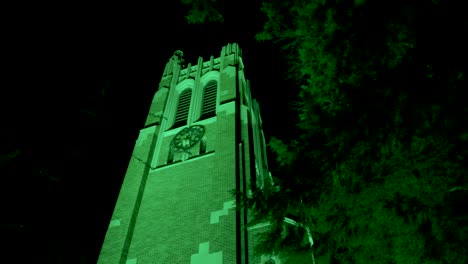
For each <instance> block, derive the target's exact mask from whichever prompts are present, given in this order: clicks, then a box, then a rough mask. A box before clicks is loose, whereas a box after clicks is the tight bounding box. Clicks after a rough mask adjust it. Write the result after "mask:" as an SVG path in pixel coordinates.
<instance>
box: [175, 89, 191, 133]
mask: <svg viewBox="0 0 468 264" xmlns="http://www.w3.org/2000/svg"><path fill="white" fill-rule="evenodd" d="M191 97H192V90H191V89H186V90H184V91H183V92H182V93H180V95H179V103H178V105H177V112H176V116H175V122H174V127H178V126H182V125H185V124H187V116H188V112H189V108H190V99H191Z"/></svg>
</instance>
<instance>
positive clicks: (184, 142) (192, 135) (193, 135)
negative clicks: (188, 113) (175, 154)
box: [171, 125, 205, 151]
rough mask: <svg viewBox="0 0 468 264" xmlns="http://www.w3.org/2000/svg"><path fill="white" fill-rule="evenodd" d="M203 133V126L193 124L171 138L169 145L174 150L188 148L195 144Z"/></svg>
mask: <svg viewBox="0 0 468 264" xmlns="http://www.w3.org/2000/svg"><path fill="white" fill-rule="evenodd" d="M204 134H205V127H203V126H200V125H195V126H191V127H186V128H184V129H182V130H181V131H180V132H179V133H177V135H176V136H175V137H174V138H173V139H172V142H171V146H172V148H173V149H175V150H183V151H185V150H188V149H190V148H191V147H193V146H194V145H195V144H197V143H198V142H199V141H200V140H201V139H202V137H203V135H204Z"/></svg>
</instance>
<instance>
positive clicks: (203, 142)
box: [200, 137, 206, 155]
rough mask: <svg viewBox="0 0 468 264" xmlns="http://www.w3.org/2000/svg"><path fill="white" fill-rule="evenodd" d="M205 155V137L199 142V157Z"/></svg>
mask: <svg viewBox="0 0 468 264" xmlns="http://www.w3.org/2000/svg"><path fill="white" fill-rule="evenodd" d="M204 153H206V137H203V138H202V140H201V141H200V155H201V154H204Z"/></svg>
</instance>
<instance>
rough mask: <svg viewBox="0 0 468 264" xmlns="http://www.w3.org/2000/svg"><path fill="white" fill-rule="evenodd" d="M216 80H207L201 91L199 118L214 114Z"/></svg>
mask: <svg viewBox="0 0 468 264" xmlns="http://www.w3.org/2000/svg"><path fill="white" fill-rule="evenodd" d="M216 91H217V83H216V81H209V82H208V83H207V84H206V86H205V89H204V91H203V104H202V112H201V119H204V118H208V117H212V116H215V115H216Z"/></svg>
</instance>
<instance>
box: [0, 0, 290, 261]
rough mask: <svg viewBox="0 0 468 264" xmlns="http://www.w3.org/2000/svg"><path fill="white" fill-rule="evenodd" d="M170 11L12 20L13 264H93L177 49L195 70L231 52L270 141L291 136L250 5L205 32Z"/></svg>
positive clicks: (6, 197)
mask: <svg viewBox="0 0 468 264" xmlns="http://www.w3.org/2000/svg"><path fill="white" fill-rule="evenodd" d="M169 2H174V3H173V4H171V5H173V6H165V7H164V8H162V7H143V6H141V7H133V6H132V7H129V6H115V5H114V6H106V7H84V6H70V7H63V8H62V10H61V12H57V13H55V11H54V12H52V11H46V12H40V13H39V12H36V11H35V10H34V8H31V9H32V10H31V11H27V12H26V11H25V12H20V13H21V14H19V15H18V16H15V19H13V20H11V21H10V22H11V23H10V24H9V25H10V26H9V28H8V31H7V32H6V33H4V36H8V38H5V39H8V41H7V45H8V48H7V49H5V50H6V51H5V52H4V55H5V56H4V57H6V60H3V63H4V65H7V66H8V67H6V68H8V70H7V71H6V72H4V73H6V76H7V79H8V81H6V80H5V81H4V84H3V85H2V86H1V93H2V95H1V97H0V100H1V101H0V103H1V107H2V109H1V110H2V114H3V115H2V116H3V117H2V120H3V121H2V126H1V142H0V150H1V154H2V155H12V153H13V154H14V153H18V155H16V158H13V159H9V160H7V161H4V160H2V161H1V163H0V176H1V178H2V184H1V187H2V191H1V197H0V199H1V202H2V209H3V210H2V211H3V214H2V218H1V221H0V223H1V226H0V228H1V230H0V232H1V233H2V235H1V237H2V240H4V241H2V244H3V245H8V247H7V248H4V250H6V252H7V254H6V255H8V256H11V257H12V258H16V260H15V261H14V262H9V263H95V262H96V259H97V256H98V254H99V250H100V247H101V244H102V241H103V239H104V235H105V231H106V228H107V225H108V223H109V221H110V217H111V214H112V210H113V207H114V205H115V202H116V199H117V195H118V191H119V188H120V185H121V183H122V180H123V177H124V175H125V171H126V168H127V166H128V162H129V159H130V156H131V152H132V150H133V147H134V143H135V140H136V138H137V136H138V133H139V129H141V128H142V127H143V125H144V121H145V118H146V115H147V113H148V110H149V104H150V102H151V100H152V96H153V94H154V92H155V91H156V89H157V87H158V83H159V81H160V78H161V75H162V71H163V69H164V65H165V63H166V62H167V61H168V59H169V58H170V57H171V56H172V54H173V52H174V51H175V50H176V49H180V50H182V51H184V55H185V57H186V60H187V62H191V63H196V61H197V58H198V56H202V57H203V58H204V59H205V60H207V59H209V56H210V55H213V56H215V57H218V56H219V54H220V51H221V47H222V46H223V45H226V44H227V43H229V42H237V43H239V44H240V47H241V48H242V50H243V60H244V65H245V67H246V69H245V71H246V76H247V78H248V79H250V81H251V87H252V93H253V96H254V97H255V98H257V99H258V101H259V102H260V106H261V111H262V117H263V121H264V131H265V134H266V137H267V139H268V138H269V137H270V136H278V137H284V136H288V135H289V136H291V135H290V134H288V133H290V131H291V128H293V126H294V122H295V120H294V118H295V116H294V115H293V114H292V113H291V112H285V111H287V109H288V103H287V101H286V98H288V99H292V98H293V96H294V95H295V93H296V92H297V91H296V90H294V89H293V83H292V82H286V81H284V79H285V75H284V72H285V69H286V68H285V60H284V59H282V57H281V55H280V54H279V47H278V46H275V45H273V44H271V43H258V42H256V41H255V40H254V34H255V33H256V32H258V31H260V30H261V28H262V25H263V23H264V19H265V17H264V16H263V14H262V13H260V12H259V11H258V10H259V8H258V6H255V5H252V4H250V2H251V1H248V0H245V1H232V2H233V6H226V7H225V9H226V10H229V12H225V13H224V15H225V23H224V24H218V25H210V26H207V25H187V24H186V23H185V20H184V15H185V14H186V11H185V10H184V9H183V8H182V6H180V5H179V4H178V1H169ZM246 3H248V4H246ZM42 8H45V9H47V7H42ZM29 12H30V13H31V14H29ZM23 18H24V19H23ZM101 91H104V96H100V93H101ZM18 151H19V152H18ZM2 255H5V254H2Z"/></svg>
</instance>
